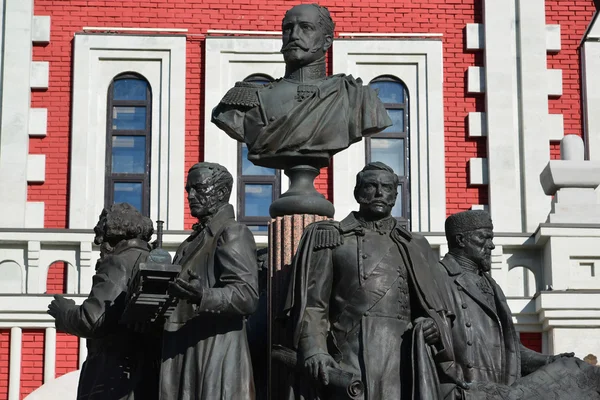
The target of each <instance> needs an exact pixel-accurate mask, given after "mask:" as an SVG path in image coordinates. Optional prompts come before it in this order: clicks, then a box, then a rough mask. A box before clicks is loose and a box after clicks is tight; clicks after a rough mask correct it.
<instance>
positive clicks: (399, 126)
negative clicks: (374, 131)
mask: <svg viewBox="0 0 600 400" xmlns="http://www.w3.org/2000/svg"><path fill="white" fill-rule="evenodd" d="M387 112H388V115H389V116H390V118H391V119H392V123H393V125H392V126H389V127H387V128H385V130H384V132H404V110H402V109H400V110H393V109H392V110H390V109H388V110H387Z"/></svg>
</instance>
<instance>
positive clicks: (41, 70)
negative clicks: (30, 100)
mask: <svg viewBox="0 0 600 400" xmlns="http://www.w3.org/2000/svg"><path fill="white" fill-rule="evenodd" d="M49 75H50V63H49V62H48V61H32V63H31V77H30V85H31V88H32V89H48V80H49Z"/></svg>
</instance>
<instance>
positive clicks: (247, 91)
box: [221, 82, 264, 107]
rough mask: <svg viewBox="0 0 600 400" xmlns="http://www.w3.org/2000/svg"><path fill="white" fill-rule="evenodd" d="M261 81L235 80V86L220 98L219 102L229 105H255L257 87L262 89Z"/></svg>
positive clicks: (257, 102) (256, 102) (256, 101)
mask: <svg viewBox="0 0 600 400" xmlns="http://www.w3.org/2000/svg"><path fill="white" fill-rule="evenodd" d="M263 87H264V85H263V84H262V83H254V82H236V83H235V86H234V87H232V88H231V89H229V91H228V92H227V93H226V94H225V96H223V99H221V104H226V105H229V106H244V107H255V106H257V105H258V104H259V101H258V89H262V88H263Z"/></svg>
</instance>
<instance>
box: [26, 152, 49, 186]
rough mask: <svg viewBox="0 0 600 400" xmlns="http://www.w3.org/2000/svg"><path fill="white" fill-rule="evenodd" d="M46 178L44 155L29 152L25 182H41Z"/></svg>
mask: <svg viewBox="0 0 600 400" xmlns="http://www.w3.org/2000/svg"><path fill="white" fill-rule="evenodd" d="M45 180H46V155H45V154H29V155H28V156H27V182H28V183H43V182H44V181H45Z"/></svg>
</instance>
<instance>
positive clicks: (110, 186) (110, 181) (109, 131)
mask: <svg viewBox="0 0 600 400" xmlns="http://www.w3.org/2000/svg"><path fill="white" fill-rule="evenodd" d="M122 79H137V80H141V81H143V82H145V83H146V100H115V99H114V85H115V82H117V81H119V80H122ZM119 106H121V107H146V129H144V130H133V129H132V130H119V129H113V124H112V122H113V108H114V107H119ZM115 136H138V137H144V138H145V139H146V143H145V168H144V173H143V174H141V173H138V174H134V173H113V172H112V155H113V153H112V152H113V145H112V141H113V137H115ZM151 150H152V88H151V86H150V82H148V80H147V79H146V78H144V77H143V76H142V75H140V74H137V73H135V72H124V73H121V74H119V75H117V76H115V77H114V78H113V79H112V81H111V82H110V85H109V86H108V94H107V112H106V167H105V171H104V172H105V174H104V176H105V186H104V187H105V190H104V204H105V207H109V206H111V205H112V204H113V203H114V194H115V193H114V184H115V183H119V182H122V183H141V184H142V209H141V210H139V211H140V212H141V213H142V214H143V215H144V216H147V217H149V216H150V173H151V157H152V154H151Z"/></svg>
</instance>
